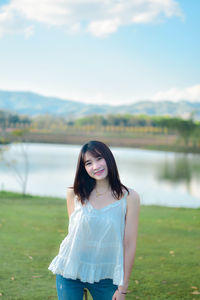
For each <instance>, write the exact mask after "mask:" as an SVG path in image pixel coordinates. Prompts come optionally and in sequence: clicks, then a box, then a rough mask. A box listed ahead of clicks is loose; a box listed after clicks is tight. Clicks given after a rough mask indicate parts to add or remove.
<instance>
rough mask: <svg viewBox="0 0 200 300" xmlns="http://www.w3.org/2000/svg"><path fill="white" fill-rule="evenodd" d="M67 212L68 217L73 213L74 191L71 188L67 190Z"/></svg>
mask: <svg viewBox="0 0 200 300" xmlns="http://www.w3.org/2000/svg"><path fill="white" fill-rule="evenodd" d="M66 197H67V212H68V216H69V217H70V216H71V214H72V213H73V211H74V197H75V194H74V190H73V188H68V189H67V196H66Z"/></svg>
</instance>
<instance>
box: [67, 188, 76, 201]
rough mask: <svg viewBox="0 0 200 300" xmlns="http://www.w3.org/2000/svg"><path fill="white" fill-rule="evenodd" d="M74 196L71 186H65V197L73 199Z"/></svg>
mask: <svg viewBox="0 0 200 300" xmlns="http://www.w3.org/2000/svg"><path fill="white" fill-rule="evenodd" d="M74 197H75V194H74V188H73V187H68V188H67V198H69V199H74Z"/></svg>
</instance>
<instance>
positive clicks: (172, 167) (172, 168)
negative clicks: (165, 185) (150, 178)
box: [157, 154, 200, 196]
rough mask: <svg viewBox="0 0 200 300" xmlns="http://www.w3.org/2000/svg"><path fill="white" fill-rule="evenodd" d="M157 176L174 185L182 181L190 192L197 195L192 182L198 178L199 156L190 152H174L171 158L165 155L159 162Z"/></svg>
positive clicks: (199, 170)
mask: <svg viewBox="0 0 200 300" xmlns="http://www.w3.org/2000/svg"><path fill="white" fill-rule="evenodd" d="M157 178H158V180H160V181H166V182H170V184H171V185H174V186H175V185H177V183H183V184H185V186H186V187H187V190H188V192H189V193H190V194H192V195H193V196H199V192H197V190H196V186H195V184H194V182H195V181H196V180H198V179H199V178H200V160H199V157H198V156H196V155H191V154H178V155H177V154H175V155H174V158H173V160H172V159H169V158H167V157H166V158H165V160H164V162H163V163H161V164H160V167H159V169H158V173H157ZM197 194H198V195H197Z"/></svg>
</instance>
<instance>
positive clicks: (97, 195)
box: [95, 187, 109, 198]
mask: <svg viewBox="0 0 200 300" xmlns="http://www.w3.org/2000/svg"><path fill="white" fill-rule="evenodd" d="M108 190H109V187H108V188H107V190H106V191H105V192H104V193H99V192H98V191H97V188H95V191H96V197H97V198H99V197H101V196H105V195H106V194H107V192H108Z"/></svg>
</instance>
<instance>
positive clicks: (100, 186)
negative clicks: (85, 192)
mask: <svg viewBox="0 0 200 300" xmlns="http://www.w3.org/2000/svg"><path fill="white" fill-rule="evenodd" d="M109 186H110V185H109V182H108V180H107V179H103V180H96V187H95V188H96V189H97V190H98V191H100V190H101V191H102V190H103V191H104V190H108V189H109Z"/></svg>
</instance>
